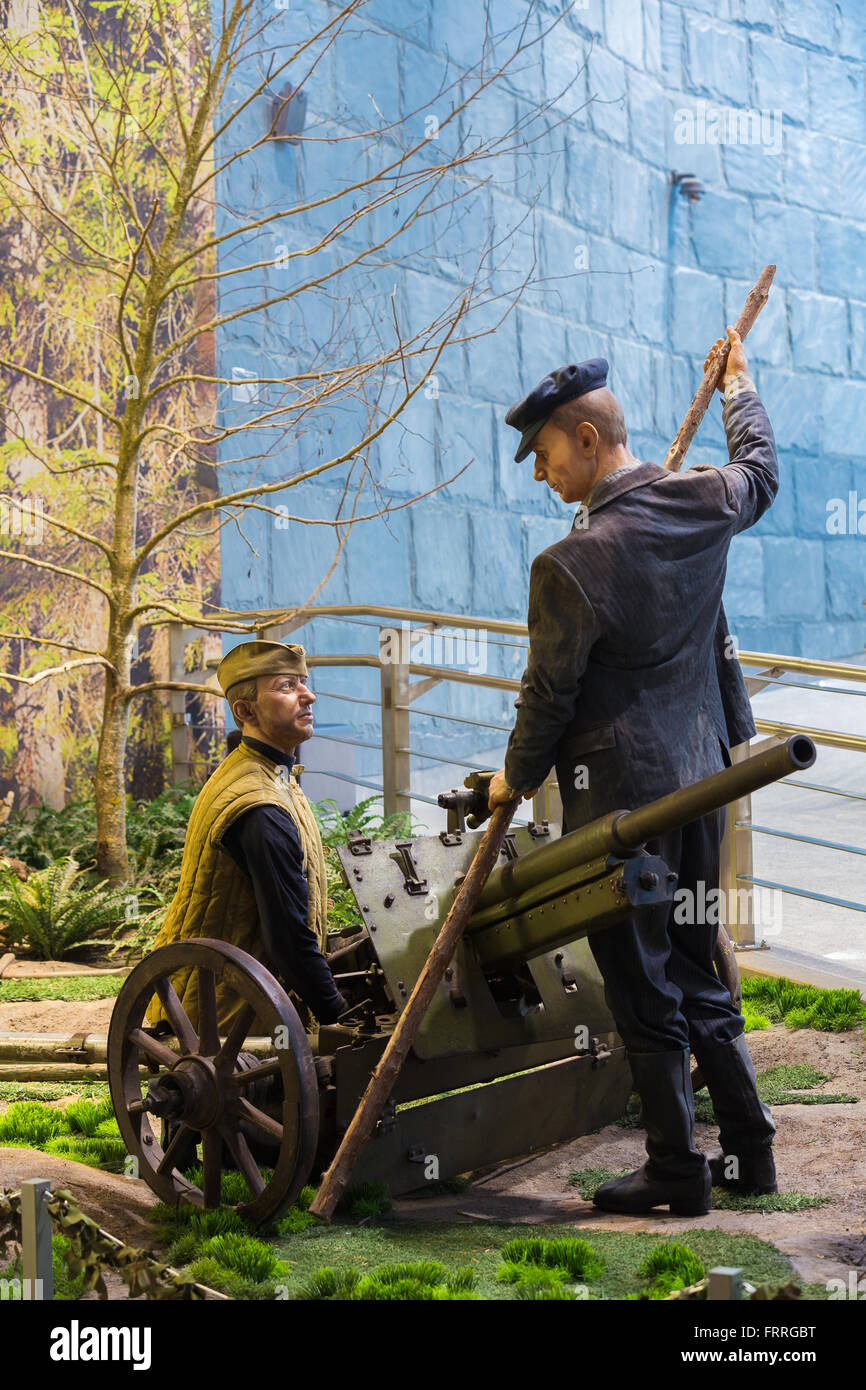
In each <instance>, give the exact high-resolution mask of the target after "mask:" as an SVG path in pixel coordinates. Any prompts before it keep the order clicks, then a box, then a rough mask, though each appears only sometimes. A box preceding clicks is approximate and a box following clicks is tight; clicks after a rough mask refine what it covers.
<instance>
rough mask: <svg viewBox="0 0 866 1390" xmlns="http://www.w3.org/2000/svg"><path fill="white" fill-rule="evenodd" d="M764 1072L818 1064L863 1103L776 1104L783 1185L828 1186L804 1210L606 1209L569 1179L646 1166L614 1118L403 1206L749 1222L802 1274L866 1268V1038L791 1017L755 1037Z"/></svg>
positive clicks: (706, 1144)
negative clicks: (686, 1212)
mask: <svg viewBox="0 0 866 1390" xmlns="http://www.w3.org/2000/svg"><path fill="white" fill-rule="evenodd" d="M748 1041H749V1049H750V1051H751V1053H752V1058H753V1060H754V1063H755V1069H756V1071H758V1072H761V1071H765V1070H766V1069H767V1068H768V1067H775V1066H780V1065H782V1064H789V1065H790V1064H794V1063H798V1062H799V1063H809V1064H811V1065H812V1066H814V1067H817V1068H818V1070H820V1071H822V1072H824V1074H825V1075H827V1076H829V1077H830V1078H831V1080H829V1081H827V1082H825V1083H824V1084H823V1085H821V1086H819V1087H817V1088H816V1091H815V1092H814V1093H813V1094H820V1093H821V1092H822V1091H824V1092H845V1093H847V1094H850V1095H855V1096H859V1097H860V1099H859V1100H858V1102H857V1104H856V1105H827V1106H821V1105H777V1106H775V1107H774V1108H773V1111H772V1113H773V1120H774V1121H775V1124H776V1139H775V1156H776V1167H777V1170H778V1180H779V1191H780V1192H801V1193H808V1194H810V1195H820V1196H829V1197H830V1198H831V1201H830V1202H829V1203H827V1205H826V1206H821V1207H812V1208H808V1209H806V1210H805V1211H797V1212H766V1213H764V1212H738V1211H717V1212H710V1213H709V1214H708V1215H706V1216H700V1217H688V1218H687V1217H673V1216H671V1215H670V1214H668V1213H667V1212H665V1211H664V1210H662V1211H660V1212H659V1213H658V1214H649V1215H643V1216H639V1217H631V1216H616V1215H613V1214H611V1213H604V1212H600V1211H597V1210H596V1208H595V1207H593V1206H592V1203H591V1202H588V1201H584V1200H583V1199H582V1198H581V1197H580V1196H579V1194H578V1193H577V1191H576V1189H575V1188H573V1187H569V1185H568V1179H569V1176H570V1175H571V1174H572V1173H573V1172H574V1171H575V1170H576V1169H578V1168H612V1169H614V1170H618V1169H621V1168H636V1167H638V1166H639V1165H640V1164H641V1163H643V1161H644V1160H645V1158H646V1151H645V1149H644V1134H643V1131H642V1130H638V1129H623V1128H622V1127H621V1126H619V1125H608V1126H607V1128H605V1129H603V1130H601V1131H600V1132H599V1133H598V1134H589V1135H585V1136H584V1137H583V1138H581V1139H575V1140H573V1141H572V1142H571V1143H570V1144H561V1145H559V1146H558V1147H556V1148H554V1149H549V1150H548V1151H547V1152H545V1153H542V1154H539V1155H537V1156H535V1157H529V1158H523V1159H520V1160H518V1161H517V1162H516V1163H504V1164H502V1165H501V1166H500V1167H499V1168H497V1169H496V1170H494V1171H493V1172H492V1173H488V1174H487V1175H486V1176H483V1177H480V1178H479V1179H477V1180H476V1181H475V1182H473V1183H472V1185H471V1186H470V1187H468V1188H467V1189H466V1191H465V1192H463V1193H462V1194H460V1195H459V1196H447V1197H439V1198H427V1199H424V1200H420V1199H417V1200H415V1199H411V1198H407V1199H405V1200H404V1201H402V1202H399V1203H397V1204H396V1206H397V1208H398V1210H399V1214H400V1215H401V1216H414V1217H416V1218H417V1219H419V1220H430V1219H441V1220H446V1221H450V1220H456V1221H461V1220H462V1221H466V1220H473V1219H474V1220H487V1221H521V1222H527V1223H534V1222H542V1221H556V1222H563V1223H567V1224H569V1225H572V1226H573V1227H574V1228H575V1229H579V1230H583V1229H590V1228H592V1227H598V1228H604V1229H607V1230H618V1231H644V1230H653V1231H658V1232H659V1233H660V1234H663V1235H672V1234H674V1233H676V1232H678V1231H687V1230H689V1229H690V1228H692V1227H701V1228H703V1229H718V1230H724V1231H730V1232H738V1233H739V1232H741V1233H744V1234H750V1235H755V1236H759V1237H760V1238H761V1239H763V1240H769V1241H772V1243H773V1244H774V1245H775V1246H777V1247H778V1249H780V1250H782V1251H784V1253H785V1254H786V1255H788V1256H789V1257H790V1258H791V1260H792V1263H793V1266H794V1268H795V1270H796V1271H797V1273H798V1274H799V1275H800V1277H801V1278H803V1279H804V1280H806V1281H808V1282H810V1283H811V1282H818V1283H823V1282H824V1281H825V1280H826V1279H830V1278H843V1279H847V1276H848V1273H849V1271H850V1270H852V1269H856V1270H863V1271H866V1039H864V1036H863V1033H862V1031H860V1030H857V1031H856V1032H852V1033H816V1032H814V1031H812V1030H811V1029H799V1030H796V1031H791V1030H790V1029H788V1028H786V1027H785V1026H784V1025H783V1024H779V1025H776V1026H774V1027H773V1028H768V1029H766V1030H765V1031H763V1032H753V1033H749V1035H748ZM695 1137H696V1141H697V1143H698V1146H699V1147H700V1148H702V1149H704V1150H705V1151H708V1152H711V1151H713V1150H715V1151H716V1152H717V1151H718V1132H717V1130H716V1129H715V1127H714V1126H712V1125H704V1124H701V1125H697V1126H696V1129H695Z"/></svg>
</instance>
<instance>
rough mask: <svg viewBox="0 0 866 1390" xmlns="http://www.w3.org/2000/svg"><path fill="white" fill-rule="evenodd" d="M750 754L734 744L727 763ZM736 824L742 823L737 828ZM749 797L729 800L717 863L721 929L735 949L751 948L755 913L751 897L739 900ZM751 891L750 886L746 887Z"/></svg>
mask: <svg viewBox="0 0 866 1390" xmlns="http://www.w3.org/2000/svg"><path fill="white" fill-rule="evenodd" d="M750 752H751V749H750V746H749V744H748V743H738V744H736V745H735V747H733V748H732V749H731V762H732V763H741V762H743V761H744V759H745V758H748V756H749V753H750ZM737 821H742V822H744V824H743V825H741V826H738V825H737ZM751 823H752V798H751V796H742V797H740V799H739V800H738V801H732V802H731V804H730V806H728V808H727V814H726V816H725V832H724V835H723V836H722V846H721V860H720V863H719V887H720V888H721V890H722V902H723V903H724V904H726V907H727V911H726V914H725V915H726V918H727V921H726V922H725V924H724V925H725V927H726V930H727V933H728V935H729V937H730V938H731V941H732V942H733V943H734V945H735V946H754V944H755V913H754V903H753V900H752V899H753V894H752V892H751V891H749V892H748V893H747V894H746V895H745V899H746V900H745V904H742V903H741V901H740V894H739V886H740V876H741V875H746V876H747V877H748V878H751V876H752V831H751ZM750 888H751V885H750Z"/></svg>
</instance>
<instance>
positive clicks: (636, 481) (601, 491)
mask: <svg viewBox="0 0 866 1390" xmlns="http://www.w3.org/2000/svg"><path fill="white" fill-rule="evenodd" d="M672 477H676V474H674V473H669V472H668V470H667V469H665V468H661V467H660V466H659V465H658V464H657V463H638V464H635V465H632V466H631V467H629V468H617V469H616V470H615V471H614V472H613V473H608V474H607V476H606V477H604V478H602V479H601V480H600V481H599V482H598V483H597V484H596V486H595V487H594V488H593V489H592V495H591V497H590V498H589V499H588V500H587V499H586V498H585V499H584V502H583V505H584V507H586V510H587V511H588V512H589V513H590V514H591V513H592V512H594V511H597V510H598V509H599V507H606V506H607V504H608V502H612V501H613V500H614V498H616V497H621V496H622V494H623V493H624V492H633V491H634V489H635V488H637V487H646V485H647V483H653V482H655V481H656V480H657V479H658V478H672ZM608 479H609V480H610V481H608ZM580 518H581V512H580V511H578V512H577V513H576V514H575V518H574V521H573V522H572V526H571V529H572V530H573V531H576V530H579V529H580V530H582V529H583V526H584V525H585V523H582V522H581V521H580ZM579 523H580V525H579Z"/></svg>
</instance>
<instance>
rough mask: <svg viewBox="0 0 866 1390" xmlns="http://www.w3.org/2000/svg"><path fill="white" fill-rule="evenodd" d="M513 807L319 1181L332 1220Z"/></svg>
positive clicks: (457, 902)
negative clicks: (331, 1160)
mask: <svg viewBox="0 0 866 1390" xmlns="http://www.w3.org/2000/svg"><path fill="white" fill-rule="evenodd" d="M516 809H517V802H516V801H508V802H506V803H505V804H504V805H501V806H497V807H496V810H495V811H494V812H493V815H492V816H491V818H490V824H489V825H488V827H487V830H486V832H485V835H484V838H483V840H482V841H481V844H480V845H479V846H478V849H477V851H476V853H475V856H474V858H473V860H472V863H471V864H470V866H469V871H468V873H467V874H466V877H465V878H464V880H463V882H462V883H461V885H460V888H459V890H458V892H457V896H456V897H455V899H454V902H453V903H452V904H451V909H450V911H449V913H448V916H447V917H446V918H445V921H444V923H443V924H442V929H441V930H440V932H439V935H438V936H437V938H436V940H435V942H434V943H433V949H432V950H431V952H430V954H429V956H428V957H427V960H426V962H425V965H424V969H423V970H422V971H421V974H420V975H419V976H418V980H417V983H416V985H415V988H414V989H413V991H412V993H411V995H410V996H409V1001H408V1003H407V1004H406V1007H405V1009H404V1010H403V1012H402V1013H401V1015H400V1017H399V1019H398V1020H397V1026H396V1027H395V1029H394V1032H393V1033H392V1034H391V1037H390V1038H389V1040H388V1045H387V1047H386V1048H385V1051H384V1052H383V1053H382V1056H381V1058H380V1059H379V1065H378V1066H377V1067H376V1070H375V1071H374V1072H373V1075H372V1076H371V1077H370V1081H369V1083H368V1085H367V1089H366V1091H365V1092H364V1094H363V1096H362V1097H361V1100H360V1102H359V1104H358V1108H357V1110H356V1111H355V1114H354V1115H353V1116H352V1120H351V1123H350V1125H349V1128H348V1129H347V1130H346V1133H345V1134H344V1135H343V1139H342V1142H341V1144H340V1147H339V1149H338V1150H337V1152H336V1154H335V1156H334V1160H333V1162H332V1163H331V1166H330V1168H329V1169H328V1171H327V1173H326V1174H325V1176H324V1178H323V1179H322V1184H321V1186H320V1188H319V1190H318V1192H317V1193H316V1197H315V1200H314V1201H313V1203H312V1205H311V1206H310V1211H311V1212H312V1213H313V1215H314V1216H319V1217H321V1218H322V1220H323V1221H330V1219H331V1216H332V1215H333V1212H334V1208H335V1207H336V1205H337V1203H338V1202H339V1200H340V1198H341V1197H342V1195H343V1192H344V1191H345V1189H346V1185H347V1183H348V1181H349V1178H350V1177H351V1175H352V1170H353V1169H354V1167H355V1164H356V1163H357V1162H358V1158H359V1156H360V1154H361V1150H362V1149H363V1148H364V1145H365V1144H366V1143H367V1140H368V1139H369V1138H370V1135H371V1134H372V1133H373V1130H374V1129H375V1127H376V1125H377V1123H378V1121H379V1119H380V1118H381V1115H382V1111H383V1109H384V1108H385V1104H386V1102H387V1100H388V1097H389V1096H390V1094H391V1092H392V1091H393V1089H394V1084H395V1082H396V1080H397V1077H398V1076H399V1074H400V1068H401V1067H402V1065H403V1063H404V1061H405V1060H406V1057H407V1055H408V1053H409V1049H410V1048H411V1046H412V1044H413V1042H414V1041H415V1036H416V1034H417V1032H418V1029H419V1027H420V1026H421V1022H422V1020H423V1018H424V1015H425V1013H426V1012H427V1009H428V1008H429V1006H430V1003H431V1001H432V999H433V996H434V994H435V993H436V990H437V989H438V987H439V985H440V983H441V981H442V979H443V978H444V975H445V971H446V970H447V968H448V966H449V964H450V962H451V958H452V956H453V955H454V952H455V950H456V949H457V945H458V943H459V941H460V938H461V936H462V935H463V929H464V927H465V926H466V923H467V921H468V920H469V918H470V916H471V915H472V911H473V908H474V907H475V904H476V902H477V901H478V895H479V894H480V892H481V889H482V888H483V887H484V884H485V883H486V882H487V878H488V876H489V874H490V871H491V869H492V868H493V866H494V864H495V863H496V860H497V858H498V857H499V851H500V849H501V848H502V841H503V839H504V837H505V832H506V830H507V829H508V826H509V824H510V823H511V818H512V816H513V815H514V812H515V810H516Z"/></svg>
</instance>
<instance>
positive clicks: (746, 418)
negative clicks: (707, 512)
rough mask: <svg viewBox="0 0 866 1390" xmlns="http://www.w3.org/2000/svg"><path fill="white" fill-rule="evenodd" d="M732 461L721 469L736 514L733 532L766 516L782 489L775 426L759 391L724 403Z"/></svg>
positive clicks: (743, 392) (725, 425)
mask: <svg viewBox="0 0 866 1390" xmlns="http://www.w3.org/2000/svg"><path fill="white" fill-rule="evenodd" d="M722 423H723V425H724V427H725V435H726V436H727V441H728V457H729V459H730V462H729V463H727V464H725V465H724V466H723V467H722V468H720V469H719V470H718V471H719V473H720V474H721V477H722V478H723V480H724V483H725V490H726V492H727V494H728V500H729V502H730V504H731V506H732V507H733V508H734V510H735V511H736V513H737V522H736V526H735V528H734V534H735V535H736V534H738V533H739V532H740V531H746V530H748V528H749V527H750V526H754V524H755V522H756V521H758V520H759V518H760V517H762V516H763V514H764V512H765V511H766V510H767V509H768V507H770V506H772V503H773V499H774V498H775V496H776V493H777V492H778V490H779V463H778V459H777V457H776V441H775V438H774V436H773V429H772V426H771V425H770V421H769V419H768V417H767V412H766V410H765V409H764V405H763V402H762V401H761V398H760V396H759V395H758V393H757V391H748V390H747V391H742V392H741V393H740V394H739V395H737V396H734V398H733V399H732V400H729V401H725V404H724V405H723V406H722Z"/></svg>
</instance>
